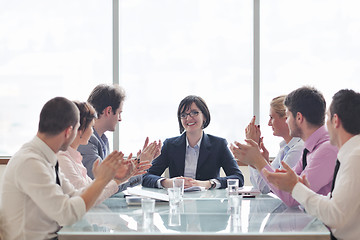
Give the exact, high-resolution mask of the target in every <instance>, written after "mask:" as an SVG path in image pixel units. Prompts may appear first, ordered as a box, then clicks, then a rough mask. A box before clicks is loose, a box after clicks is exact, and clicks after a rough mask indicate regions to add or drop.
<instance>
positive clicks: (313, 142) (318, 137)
mask: <svg viewBox="0 0 360 240" xmlns="http://www.w3.org/2000/svg"><path fill="white" fill-rule="evenodd" d="M327 140H329V134H328V132H327V131H326V129H325V126H321V127H320V128H318V129H317V130H316V131H315V132H314V133H313V134H311V136H310V137H309V138H308V139H307V140H306V141H305V143H304V147H305V148H306V149H307V150H309V152H310V153H311V152H312V151H314V149H315V148H316V146H318V145H319V144H320V143H322V142H325V141H327Z"/></svg>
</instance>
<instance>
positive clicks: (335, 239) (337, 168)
mask: <svg viewBox="0 0 360 240" xmlns="http://www.w3.org/2000/svg"><path fill="white" fill-rule="evenodd" d="M339 167H340V161H339V160H336V165H335V170H334V177H333V182H332V186H331V192H330V198H332V191H333V190H334V187H335V179H336V175H337V173H338V171H339ZM330 233H331V234H330V236H331V240H337V238H335V237H334V235H333V234H332V232H330Z"/></svg>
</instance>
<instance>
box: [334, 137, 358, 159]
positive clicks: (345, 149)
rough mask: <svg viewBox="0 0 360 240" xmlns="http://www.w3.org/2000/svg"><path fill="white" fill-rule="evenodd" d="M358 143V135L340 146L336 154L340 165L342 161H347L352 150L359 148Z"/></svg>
mask: <svg viewBox="0 0 360 240" xmlns="http://www.w3.org/2000/svg"><path fill="white" fill-rule="evenodd" d="M359 142H360V135H355V136H353V137H352V138H350V139H349V140H347V141H346V142H345V143H344V145H342V147H341V148H340V149H339V152H338V160H339V161H340V163H341V162H342V160H343V159H348V158H349V155H351V154H353V149H355V148H357V147H359Z"/></svg>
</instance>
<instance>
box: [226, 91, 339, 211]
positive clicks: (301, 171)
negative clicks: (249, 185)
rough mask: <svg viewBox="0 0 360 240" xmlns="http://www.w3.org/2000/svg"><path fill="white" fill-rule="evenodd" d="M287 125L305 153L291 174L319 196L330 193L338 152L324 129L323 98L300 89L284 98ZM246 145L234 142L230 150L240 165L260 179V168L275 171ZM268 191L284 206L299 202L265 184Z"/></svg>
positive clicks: (256, 149) (250, 142)
mask: <svg viewBox="0 0 360 240" xmlns="http://www.w3.org/2000/svg"><path fill="white" fill-rule="evenodd" d="M284 104H285V106H286V116H287V124H288V126H289V130H290V135H291V136H292V137H300V138H301V139H302V140H303V141H304V147H305V149H304V153H303V156H302V158H301V159H299V161H298V163H297V164H296V165H295V168H294V171H295V173H296V174H297V175H299V176H300V177H304V176H306V178H307V179H308V181H309V183H310V188H311V189H312V190H313V191H314V192H316V193H319V194H322V195H326V194H328V193H329V192H330V190H331V185H332V179H333V173H334V168H335V163H336V155H337V149H336V147H334V146H332V145H331V144H330V140H329V134H328V132H327V131H326V129H325V127H324V123H325V111H326V103H325V99H324V97H323V95H322V94H321V93H320V92H319V91H317V90H316V89H314V88H310V87H302V88H299V89H296V90H295V91H293V92H291V93H290V94H289V95H288V96H287V97H286V99H285V102H284ZM245 141H246V143H247V144H240V143H238V142H235V143H234V144H232V145H231V150H232V152H233V154H234V155H235V157H236V158H237V159H238V161H239V162H241V163H243V164H247V165H250V166H252V167H254V168H255V169H257V170H258V171H259V173H260V174H261V176H262V177H263V179H264V180H265V181H267V179H266V178H265V177H264V176H263V174H262V169H264V168H265V169H266V170H268V171H269V172H274V171H275V170H274V169H273V168H272V167H271V165H270V164H269V163H268V162H267V161H266V160H265V158H264V157H263V156H262V152H261V151H260V149H259V147H258V145H257V143H255V142H254V141H253V140H249V139H247V140H245ZM267 183H268V184H269V186H270V189H271V191H272V192H273V193H275V194H276V195H277V196H278V197H279V198H280V199H281V200H282V201H283V202H284V203H285V204H286V205H288V206H296V205H299V203H298V202H297V201H296V200H295V199H294V198H293V197H292V196H291V194H290V193H288V192H285V191H281V190H279V189H277V188H276V187H275V186H273V185H272V184H271V183H269V182H268V181H267Z"/></svg>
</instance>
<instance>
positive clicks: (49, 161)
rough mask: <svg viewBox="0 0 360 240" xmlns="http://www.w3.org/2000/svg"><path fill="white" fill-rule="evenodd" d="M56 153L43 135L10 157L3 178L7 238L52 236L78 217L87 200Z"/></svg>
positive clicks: (4, 221)
mask: <svg viewBox="0 0 360 240" xmlns="http://www.w3.org/2000/svg"><path fill="white" fill-rule="evenodd" d="M56 162H57V159H56V155H55V153H54V152H53V151H52V150H51V148H49V146H48V145H47V144H46V143H45V142H43V141H42V140H41V139H40V138H38V137H34V139H33V140H32V141H30V142H29V143H27V144H25V145H23V146H22V147H21V149H20V150H19V151H18V152H17V153H16V154H15V155H14V156H13V157H12V158H11V159H10V161H9V163H8V164H7V166H6V168H5V172H4V175H3V179H2V182H1V184H2V186H1V187H2V191H1V211H2V217H3V218H4V219H3V223H4V225H3V230H4V233H5V236H4V239H7V240H13V239H21V240H23V239H51V238H54V237H56V232H57V231H58V230H59V229H60V226H64V225H70V224H72V223H74V222H76V221H78V220H79V219H80V218H81V217H82V216H83V215H84V214H85V212H86V207H85V202H84V200H83V199H82V198H81V197H80V196H77V195H79V193H80V192H78V191H76V190H75V189H74V187H73V185H72V184H70V183H69V181H68V180H67V179H65V178H64V175H63V174H62V173H61V172H60V171H59V179H60V183H61V186H59V185H58V184H56V174H55V164H56Z"/></svg>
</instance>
